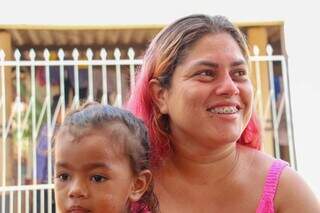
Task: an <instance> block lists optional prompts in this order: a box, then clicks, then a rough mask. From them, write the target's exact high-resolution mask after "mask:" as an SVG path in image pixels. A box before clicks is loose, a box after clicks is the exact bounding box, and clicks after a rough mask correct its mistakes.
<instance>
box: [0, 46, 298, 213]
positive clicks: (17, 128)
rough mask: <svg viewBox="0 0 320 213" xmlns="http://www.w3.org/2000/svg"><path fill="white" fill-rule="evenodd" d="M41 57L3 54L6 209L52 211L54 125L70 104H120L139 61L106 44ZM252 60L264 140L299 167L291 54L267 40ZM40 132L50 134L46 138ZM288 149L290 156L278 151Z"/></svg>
mask: <svg viewBox="0 0 320 213" xmlns="http://www.w3.org/2000/svg"><path fill="white" fill-rule="evenodd" d="M37 57H38V56H37ZM37 57H36V53H35V51H34V50H30V51H29V52H28V53H27V57H26V58H28V59H23V58H22V55H21V53H20V52H19V51H18V50H16V51H15V53H14V60H6V58H5V54H4V52H3V51H2V50H1V51H0V84H1V87H0V91H1V98H0V110H1V111H0V118H1V121H0V124H1V139H0V142H1V143H0V147H1V148H0V158H1V165H0V174H1V184H0V195H1V199H0V212H1V213H4V212H10V213H13V212H18V213H20V212H26V213H29V212H33V213H35V212H49V213H51V212H54V211H55V210H54V205H53V202H52V200H53V194H52V188H53V185H52V176H53V170H52V163H51V162H52V155H51V146H50V140H51V137H52V135H53V132H54V127H55V125H56V123H57V122H59V120H60V118H61V119H62V120H63V118H64V116H65V111H66V109H67V108H77V107H78V106H79V104H80V101H81V99H82V98H83V99H87V100H98V101H100V102H101V103H104V104H112V105H116V106H121V105H122V103H123V102H124V101H125V100H126V97H127V95H128V93H129V91H130V90H131V89H132V88H133V87H134V83H135V70H136V69H137V66H139V65H141V63H142V61H141V60H139V59H135V53H134V50H133V49H129V50H128V52H127V56H125V58H126V59H122V58H121V53H120V50H119V49H115V51H114V52H113V57H112V59H109V58H111V57H109V58H108V55H107V51H106V50H105V49H102V50H101V51H100V54H99V56H98V57H97V56H96V55H94V53H93V52H92V50H91V49H88V50H87V51H86V58H85V59H81V60H80V59H79V51H78V50H77V49H74V50H73V51H72V57H70V58H69V59H67V58H66V57H65V51H63V50H62V49H60V50H59V51H58V58H57V59H56V60H50V52H49V51H48V50H45V51H44V52H43V59H38V58H37ZM250 61H251V65H252V69H253V70H254V76H252V78H253V81H254V84H255V87H256V90H255V98H256V99H255V100H256V109H257V112H258V115H259V116H260V118H262V119H261V121H262V127H263V130H264V132H263V138H265V137H266V135H267V134H271V135H272V137H271V141H269V142H268V141H266V142H265V143H270V144H271V147H272V149H273V151H274V155H275V157H277V158H280V157H282V158H287V159H286V160H288V161H290V163H291V165H292V166H293V167H295V155H294V154H295V152H294V144H293V136H292V135H293V134H292V124H291V109H290V100H289V85H288V77H287V74H288V73H287V66H286V59H285V57H284V56H282V55H272V48H271V47H270V46H268V47H267V55H265V56H259V49H258V48H256V47H255V51H254V54H253V55H252V56H250ZM54 79H55V80H54ZM70 85H71V86H70ZM53 106H54V107H53ZM44 127H46V128H44ZM42 131H44V133H45V136H44V138H45V140H42V141H41V140H40V138H41V134H42V133H43V132H42ZM42 139H43V138H42ZM41 143H42V145H41ZM286 148H287V149H288V150H287V155H288V156H287V157H285V155H282V154H281V152H282V151H283V150H282V149H286ZM41 154H42V155H41ZM41 160H42V162H41ZM40 167H41V168H40ZM43 168H45V169H43ZM41 173H42V177H40V176H41V175H40V174H41ZM43 173H45V174H43ZM39 179H41V180H39Z"/></svg>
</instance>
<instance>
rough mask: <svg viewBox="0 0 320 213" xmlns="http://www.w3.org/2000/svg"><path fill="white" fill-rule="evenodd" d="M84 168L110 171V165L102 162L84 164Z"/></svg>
mask: <svg viewBox="0 0 320 213" xmlns="http://www.w3.org/2000/svg"><path fill="white" fill-rule="evenodd" d="M84 168H85V169H88V170H90V169H98V168H103V169H108V170H110V165H109V164H108V163H104V162H94V163H88V164H85V166H84Z"/></svg>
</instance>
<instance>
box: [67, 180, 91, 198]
mask: <svg viewBox="0 0 320 213" xmlns="http://www.w3.org/2000/svg"><path fill="white" fill-rule="evenodd" d="M68 196H69V198H87V197H88V188H87V185H86V183H85V181H83V180H74V181H73V183H71V188H70V190H69V194H68Z"/></svg>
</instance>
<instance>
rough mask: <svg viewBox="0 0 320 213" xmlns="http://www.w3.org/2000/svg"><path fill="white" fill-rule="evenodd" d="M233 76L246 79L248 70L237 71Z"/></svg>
mask: <svg viewBox="0 0 320 213" xmlns="http://www.w3.org/2000/svg"><path fill="white" fill-rule="evenodd" d="M233 74H234V75H235V76H236V77H241V78H243V77H246V76H247V71H246V70H236V71H234V72H233Z"/></svg>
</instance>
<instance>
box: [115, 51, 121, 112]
mask: <svg viewBox="0 0 320 213" xmlns="http://www.w3.org/2000/svg"><path fill="white" fill-rule="evenodd" d="M120 56H121V52H120V50H119V49H118V48H116V49H115V51H114V57H115V59H116V82H117V96H116V97H117V98H116V106H122V86H121V72H120V71H121V67H120Z"/></svg>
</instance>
